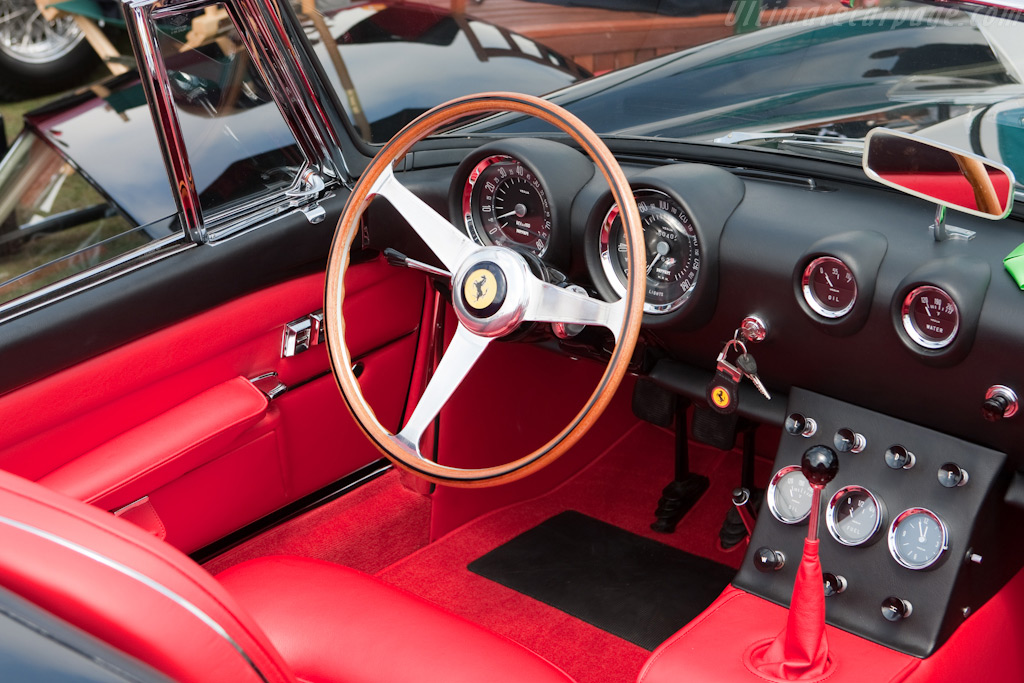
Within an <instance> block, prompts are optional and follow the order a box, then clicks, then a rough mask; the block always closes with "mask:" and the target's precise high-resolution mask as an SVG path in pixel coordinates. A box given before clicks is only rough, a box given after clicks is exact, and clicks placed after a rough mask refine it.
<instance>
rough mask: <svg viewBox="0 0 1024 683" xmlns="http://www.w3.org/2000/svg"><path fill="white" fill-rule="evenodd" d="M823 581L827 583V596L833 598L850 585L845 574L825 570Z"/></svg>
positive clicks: (822, 576)
mask: <svg viewBox="0 0 1024 683" xmlns="http://www.w3.org/2000/svg"><path fill="white" fill-rule="evenodd" d="M821 581H822V583H823V584H824V585H825V597H826V598H831V597H832V596H833V595H839V594H840V593H842V592H843V591H844V590H846V586H847V585H849V584H847V582H846V577H845V576H837V575H836V574H833V573H831V572H825V573H824V574H822V575H821Z"/></svg>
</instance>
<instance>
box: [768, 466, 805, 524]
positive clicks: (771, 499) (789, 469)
mask: <svg viewBox="0 0 1024 683" xmlns="http://www.w3.org/2000/svg"><path fill="white" fill-rule="evenodd" d="M793 472H800V474H801V476H802V475H803V472H801V470H800V465H787V466H785V467H781V468H779V471H778V472H776V473H775V475H774V476H773V477H772V479H771V481H770V482H768V489H767V490H766V491H765V495H764V497H765V500H766V501H767V502H768V510H769V511H770V512H771V513H772V517H774V518H775V519H777V520H779V521H780V522H782V523H783V524H790V525H792V524H800V523H802V522H805V521H807V518H808V517H810V516H811V508H810V507H808V508H807V512H806V513H805V514H804V515H803V516H802V517H799V518H796V519H791V518H788V517H784V516H783V515H782V513H781V512H779V507H778V505H776V503H775V493H776V491H777V490H778V488H779V482H781V481H782V479H783V478H784V477H785V476H786V475H788V474H791V473H793ZM808 486H810V484H808Z"/></svg>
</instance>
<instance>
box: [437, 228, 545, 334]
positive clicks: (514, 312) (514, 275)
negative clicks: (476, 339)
mask: <svg viewBox="0 0 1024 683" xmlns="http://www.w3.org/2000/svg"><path fill="white" fill-rule="evenodd" d="M530 277H531V275H530V268H529V266H528V265H527V263H526V260H525V259H523V257H522V256H520V255H519V254H517V253H515V252H514V251H512V250H510V249H505V248H502V247H485V248H483V249H480V250H478V251H477V252H476V253H474V254H473V256H472V257H471V258H469V259H467V260H466V261H465V262H464V263H463V264H462V265H461V266H459V269H458V271H457V272H456V273H455V277H454V278H453V280H452V284H453V285H454V287H453V291H452V301H453V303H454V304H455V312H456V314H457V315H458V317H459V322H461V323H462V324H463V325H465V326H466V328H467V329H468V330H469V331H470V332H472V333H473V334H476V335H479V336H481V337H500V336H502V335H506V334H508V333H509V332H511V331H512V330H514V329H515V328H516V327H518V326H519V324H520V323H521V322H523V319H524V317H525V313H526V303H527V295H528V291H529V287H528V282H529V281H528V278H530Z"/></svg>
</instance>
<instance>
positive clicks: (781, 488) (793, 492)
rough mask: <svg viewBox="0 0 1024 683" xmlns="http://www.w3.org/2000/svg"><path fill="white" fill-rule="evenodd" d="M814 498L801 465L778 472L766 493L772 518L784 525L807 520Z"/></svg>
mask: <svg viewBox="0 0 1024 683" xmlns="http://www.w3.org/2000/svg"><path fill="white" fill-rule="evenodd" d="M813 497H814V492H813V491H812V490H811V485H810V483H809V482H808V481H807V477H805V476H804V473H803V472H802V471H801V470H800V465H789V466H787V467H783V468H782V469H780V470H779V471H778V472H776V473H775V476H774V477H772V480H771V482H769V484H768V491H767V492H766V493H765V498H766V500H767V501H768V509H769V510H770V511H771V513H772V516H773V517H775V519H777V520H779V521H780V522H782V523H783V524H799V523H800V522H802V521H804V520H805V519H807V517H808V515H810V514H811V501H812V500H813Z"/></svg>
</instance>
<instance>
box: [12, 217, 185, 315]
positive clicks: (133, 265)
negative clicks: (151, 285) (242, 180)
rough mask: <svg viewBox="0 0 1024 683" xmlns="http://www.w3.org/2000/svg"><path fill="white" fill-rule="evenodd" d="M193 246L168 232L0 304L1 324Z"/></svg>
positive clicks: (182, 237)
mask: <svg viewBox="0 0 1024 683" xmlns="http://www.w3.org/2000/svg"><path fill="white" fill-rule="evenodd" d="M194 246H196V245H195V244H193V243H191V242H187V241H185V238H184V236H183V235H180V234H178V235H169V236H167V237H164V238H162V239H159V240H156V241H153V242H150V243H149V244H144V245H142V246H141V247H138V248H137V249H133V250H132V251H127V252H125V253H123V254H121V255H120V256H116V257H114V258H113V259H111V260H109V261H105V262H103V263H101V264H99V265H98V266H94V267H92V268H89V269H88V270H83V271H81V272H79V273H75V274H74V275H69V276H68V277H66V278H64V279H62V280H58V281H57V282H54V283H53V284H50V285H47V286H46V287H41V288H40V289H37V290H35V291H34V292H29V293H28V294H25V295H23V296H20V297H18V298H17V299H12V300H11V301H8V302H6V303H4V304H0V324H2V323H5V322H7V321H8V320H12V319H14V318H17V317H19V316H22V315H24V314H26V313H30V312H32V311H35V310H37V309H39V308H42V307H43V306H48V305H49V304H52V303H56V302H57V301H61V300H62V299H66V298H68V297H69V296H72V295H74V294H78V293H79V292H83V291H85V290H87V289H92V288H93V287H96V286H98V285H101V284H103V283H105V282H109V281H110V280H113V279H114V278H116V277H120V276H122V275H126V274H128V273H131V272H133V271H136V270H138V269H139V268H142V267H144V266H148V265H149V264H151V263H156V262H157V261H161V260H163V259H165V258H167V257H169V256H173V255H175V254H179V253H181V252H183V251H186V250H188V249H191V248H193V247H194Z"/></svg>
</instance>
